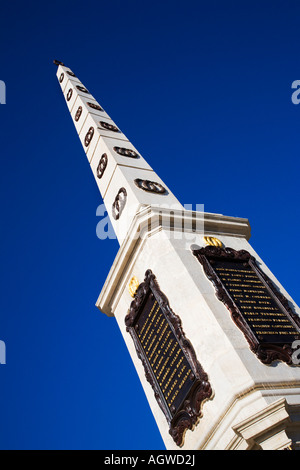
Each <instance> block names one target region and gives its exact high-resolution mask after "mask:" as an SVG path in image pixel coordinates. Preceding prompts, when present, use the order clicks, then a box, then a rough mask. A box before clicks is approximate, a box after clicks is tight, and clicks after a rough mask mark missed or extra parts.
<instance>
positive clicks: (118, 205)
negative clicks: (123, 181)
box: [112, 188, 127, 220]
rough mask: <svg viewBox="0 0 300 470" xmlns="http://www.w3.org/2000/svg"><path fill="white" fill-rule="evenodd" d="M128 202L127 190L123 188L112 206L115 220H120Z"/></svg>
mask: <svg viewBox="0 0 300 470" xmlns="http://www.w3.org/2000/svg"><path fill="white" fill-rule="evenodd" d="M126 200H127V191H126V189H125V188H121V189H119V191H118V194H117V195H116V198H115V200H114V203H113V205H112V215H113V218H114V219H115V220H118V219H119V218H120V216H121V214H122V211H123V209H124V207H125V204H126Z"/></svg>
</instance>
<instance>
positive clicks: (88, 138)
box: [84, 127, 94, 147]
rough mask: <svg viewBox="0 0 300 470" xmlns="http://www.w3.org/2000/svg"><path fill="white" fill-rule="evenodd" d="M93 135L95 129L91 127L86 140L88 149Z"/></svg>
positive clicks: (85, 143)
mask: <svg viewBox="0 0 300 470" xmlns="http://www.w3.org/2000/svg"><path fill="white" fill-rule="evenodd" d="M93 135H94V128H93V127H90V128H89V130H88V131H87V134H86V136H85V138H84V145H85V146H86V147H87V146H88V145H89V144H90V143H91V140H92V138H93Z"/></svg>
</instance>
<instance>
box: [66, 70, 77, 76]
mask: <svg viewBox="0 0 300 470" xmlns="http://www.w3.org/2000/svg"><path fill="white" fill-rule="evenodd" d="M67 74H68V75H70V77H76V75H75V73H73V72H71V70H67Z"/></svg>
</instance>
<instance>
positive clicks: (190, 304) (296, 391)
mask: <svg viewBox="0 0 300 470" xmlns="http://www.w3.org/2000/svg"><path fill="white" fill-rule="evenodd" d="M54 62H55V64H56V65H57V66H58V68H57V77H58V81H59V84H60V86H61V89H62V92H63V96H64V98H65V100H66V104H67V107H68V109H69V112H70V115H71V119H72V120H73V122H74V125H75V129H76V131H77V133H78V135H79V139H80V141H81V143H82V146H83V149H84V151H85V154H86V157H87V159H88V162H89V164H90V167H91V170H92V173H93V175H94V177H95V180H96V183H97V185H98V187H99V190H100V193H101V195H102V198H103V201H104V203H105V207H106V209H107V213H108V214H109V216H110V219H111V223H112V226H113V228H114V230H115V233H116V235H117V238H118V240H119V243H120V249H119V251H118V253H117V255H116V258H115V260H114V262H113V264H112V267H111V269H110V271H109V272H108V276H107V279H106V282H105V284H104V286H103V288H102V291H101V293H100V295H99V298H98V300H97V303H96V305H97V307H98V308H99V310H100V311H101V312H103V313H105V314H106V315H108V316H114V317H115V319H116V320H117V322H118V325H119V328H120V330H121V333H122V335H123V338H124V341H125V343H126V345H127V348H128V350H129V353H130V355H131V358H132V361H133V364H134V366H135V368H136V371H137V373H138V376H139V378H140V381H141V384H142V386H143V388H144V391H145V394H146V396H147V399H148V402H149V405H150V407H151V410H152V412H153V415H154V417H155V420H156V422H157V425H158V428H159V430H160V433H161V436H162V438H163V440H164V443H165V446H166V449H170V450H178V449H184V450H191V449H192V450H234V449H236V450H260V449H261V450H275V449H276V450H280V449H282V450H285V449H297V448H299V446H300V442H299V441H300V367H299V366H298V362H299V361H297V360H296V358H297V357H298V356H297V347H298V349H299V347H300V341H299V340H300V317H299V314H300V311H299V308H298V306H297V305H295V303H294V302H293V299H292V298H291V297H290V296H289V294H288V293H287V292H286V291H285V289H284V288H283V286H281V285H280V283H279V281H278V280H277V279H276V278H275V276H274V275H273V274H272V272H271V271H270V270H269V269H268V267H267V266H266V265H265V263H264V262H263V260H262V259H261V258H260V257H259V255H258V254H257V253H256V252H255V251H254V250H253V248H252V246H251V245H250V244H249V241H248V240H249V238H250V225H249V222H248V220H247V219H242V218H236V217H230V216H225V215H221V214H210V213H205V212H204V211H191V210H186V209H185V208H184V207H183V206H182V205H181V203H180V202H179V201H178V200H177V198H176V197H175V196H174V194H173V193H172V191H171V190H170V189H169V188H168V187H167V186H166V184H165V183H164V182H163V181H162V180H161V179H160V178H159V177H158V175H157V174H156V173H155V171H154V170H153V169H152V168H151V167H150V165H149V164H148V163H147V161H146V160H145V159H144V158H143V157H142V155H140V153H139V152H138V150H137V149H136V148H135V147H134V146H133V145H132V143H131V142H129V140H128V139H127V137H126V136H125V135H124V133H123V132H122V131H121V130H120V128H119V127H118V126H117V125H116V123H115V122H114V121H113V120H112V119H111V117H110V116H109V115H108V114H107V113H106V111H104V109H103V108H102V106H101V105H100V104H99V103H98V102H97V101H96V99H95V98H94V97H93V96H92V95H91V94H90V92H89V91H88V89H87V88H86V87H85V86H84V85H83V84H82V83H81V82H80V80H79V79H78V78H77V76H76V75H75V74H74V73H73V72H72V70H71V69H70V68H68V67H66V66H65V65H64V64H63V63H61V62H58V61H54ZM133 406H134V405H133ZM136 412H137V413H138V412H139V410H136Z"/></svg>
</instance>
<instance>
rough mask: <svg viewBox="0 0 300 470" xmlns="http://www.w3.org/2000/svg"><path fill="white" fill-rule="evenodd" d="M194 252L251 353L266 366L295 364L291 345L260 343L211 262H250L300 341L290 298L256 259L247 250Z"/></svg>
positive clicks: (203, 249)
mask: <svg viewBox="0 0 300 470" xmlns="http://www.w3.org/2000/svg"><path fill="white" fill-rule="evenodd" d="M192 252H193V254H194V255H195V256H196V258H197V259H198V260H199V261H200V263H201V264H202V266H203V269H204V272H205V274H206V276H207V277H208V279H209V280H210V281H211V282H212V283H213V285H214V287H215V290H216V296H217V298H218V299H219V300H221V302H223V303H224V304H225V305H226V307H227V309H228V310H229V312H230V314H231V317H232V319H233V321H234V323H235V324H236V325H237V326H238V327H239V328H240V330H241V331H242V333H243V334H244V336H245V338H246V340H247V341H248V343H249V346H250V349H251V351H252V352H254V353H255V354H256V356H257V357H258V359H260V361H261V362H262V363H264V364H271V363H272V362H273V361H275V360H280V361H283V362H286V363H287V364H292V354H293V349H292V347H291V344H289V343H287V344H273V343H266V342H262V341H260V340H258V338H257V337H256V335H255V334H254V333H253V332H252V330H251V329H250V327H249V325H248V323H247V321H246V320H245V319H244V317H243V315H242V313H241V312H240V310H239V308H238V307H237V306H236V304H235V303H234V301H233V299H232V298H231V296H230V294H229V293H228V292H227V290H226V288H225V287H224V285H223V283H222V282H221V280H220V279H219V277H218V276H217V274H216V272H215V271H214V269H213V267H212V266H211V264H210V262H209V259H211V258H215V259H219V260H220V259H225V258H226V259H230V260H238V261H244V262H247V263H248V264H249V265H250V266H251V267H252V268H253V270H254V271H255V272H256V274H257V276H258V277H259V278H260V280H261V281H262V282H263V284H264V285H265V287H266V288H267V289H268V291H269V293H270V295H271V296H272V297H273V298H274V299H275V300H276V301H277V303H278V304H279V305H280V308H281V309H282V311H283V312H284V313H285V314H286V316H287V317H288V319H289V320H291V322H292V323H294V325H295V326H296V327H297V328H298V329H299V338H300V318H299V317H298V315H296V314H295V313H294V312H293V311H292V309H291V307H290V305H289V302H288V300H287V299H286V297H285V296H284V295H283V294H281V293H280V292H279V291H278V290H277V288H276V287H275V285H274V284H273V282H272V281H271V279H270V278H269V277H268V276H267V275H266V274H265V273H264V272H263V271H262V270H261V269H260V267H259V266H258V264H257V262H256V259H255V258H254V257H253V256H252V255H251V254H250V253H249V252H248V251H246V250H240V251H236V250H234V249H232V248H220V247H215V246H206V247H205V248H200V249H192Z"/></svg>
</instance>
